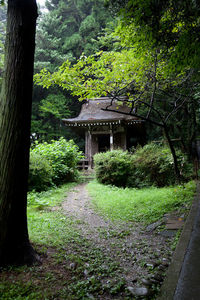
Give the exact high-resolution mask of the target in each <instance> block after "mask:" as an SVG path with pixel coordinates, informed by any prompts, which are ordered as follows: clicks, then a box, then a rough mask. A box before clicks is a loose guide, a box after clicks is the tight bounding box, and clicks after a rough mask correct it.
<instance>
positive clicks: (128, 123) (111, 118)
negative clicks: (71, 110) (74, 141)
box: [63, 97, 145, 168]
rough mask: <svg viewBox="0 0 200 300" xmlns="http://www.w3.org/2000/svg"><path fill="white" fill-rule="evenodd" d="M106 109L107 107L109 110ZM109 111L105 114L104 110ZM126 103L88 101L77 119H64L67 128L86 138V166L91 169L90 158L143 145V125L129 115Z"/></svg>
mask: <svg viewBox="0 0 200 300" xmlns="http://www.w3.org/2000/svg"><path fill="white" fill-rule="evenodd" d="M108 106H109V107H108ZM106 108H108V109H109V110H115V111H119V112H114V111H108V110H106V111H105V110H103V109H106ZM129 112H130V107H128V106H127V105H126V104H125V103H123V104H120V105H119V104H118V103H117V102H116V101H113V102H112V105H111V99H110V98H107V97H102V98H96V99H95V100H87V102H86V103H84V104H83V105H82V107H81V111H80V113H79V115H78V117H76V118H72V119H63V122H64V124H65V125H66V126H69V127H73V129H74V130H76V132H77V134H79V135H84V136H85V160H84V163H85V166H84V168H91V167H92V165H93V156H94V155H95V154H96V153H99V152H105V151H109V150H110V151H112V150H113V149H123V150H129V149H130V148H131V147H135V146H137V145H138V144H144V142H145V127H144V121H142V120H140V119H138V118H136V117H134V116H131V115H129Z"/></svg>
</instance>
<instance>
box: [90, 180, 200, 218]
mask: <svg viewBox="0 0 200 300" xmlns="http://www.w3.org/2000/svg"><path fill="white" fill-rule="evenodd" d="M87 188H88V191H89V194H90V195H91V197H92V203H93V204H94V206H95V208H96V209H97V210H98V211H99V212H100V213H101V214H103V215H104V216H106V217H108V218H110V219H112V220H124V221H136V222H144V223H151V222H154V221H156V220H158V219H159V218H161V217H162V216H163V215H164V214H165V213H168V212H170V211H173V210H181V209H187V208H189V207H190V204H191V201H192V200H193V196H194V192H195V190H196V185H195V183H194V182H193V181H191V182H188V183H187V184H184V185H180V186H174V187H165V188H156V187H151V188H144V189H131V188H125V189H123V188H117V187H114V186H108V185H103V184H100V183H97V182H96V181H93V182H90V183H89V184H88V187H87Z"/></svg>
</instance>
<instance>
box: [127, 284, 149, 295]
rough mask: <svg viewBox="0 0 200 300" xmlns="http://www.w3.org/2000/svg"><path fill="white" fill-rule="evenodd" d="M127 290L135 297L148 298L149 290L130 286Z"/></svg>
mask: <svg viewBox="0 0 200 300" xmlns="http://www.w3.org/2000/svg"><path fill="white" fill-rule="evenodd" d="M127 289H128V290H129V292H130V293H131V294H132V295H133V296H147V295H148V294H149V290H148V289H147V288H146V287H135V288H134V287H132V286H128V287H127Z"/></svg>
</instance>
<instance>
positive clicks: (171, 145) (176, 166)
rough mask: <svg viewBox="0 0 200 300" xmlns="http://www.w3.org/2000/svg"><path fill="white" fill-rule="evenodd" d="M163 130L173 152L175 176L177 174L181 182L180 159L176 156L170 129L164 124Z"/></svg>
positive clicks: (177, 178)
mask: <svg viewBox="0 0 200 300" xmlns="http://www.w3.org/2000/svg"><path fill="white" fill-rule="evenodd" d="M163 130H164V134H165V137H166V139H167V142H168V144H169V148H170V150H171V154H172V157H173V161H174V173H175V176H176V180H177V182H178V183H180V181H181V175H180V171H179V167H178V161H177V156H176V151H175V149H174V146H173V143H172V141H171V138H170V136H169V131H168V128H167V126H166V125H164V126H163Z"/></svg>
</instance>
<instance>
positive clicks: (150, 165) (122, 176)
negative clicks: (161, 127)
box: [94, 143, 191, 188]
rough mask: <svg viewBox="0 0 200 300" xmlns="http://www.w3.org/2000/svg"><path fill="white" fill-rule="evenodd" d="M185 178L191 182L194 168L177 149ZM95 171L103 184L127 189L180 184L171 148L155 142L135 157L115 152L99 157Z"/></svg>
mask: <svg viewBox="0 0 200 300" xmlns="http://www.w3.org/2000/svg"><path fill="white" fill-rule="evenodd" d="M176 154H177V159H178V164H179V168H180V170H181V174H182V177H183V178H186V179H189V178H190V177H191V176H190V175H191V167H190V165H189V164H188V163H187V160H186V158H185V157H184V155H183V154H182V153H181V152H180V151H179V150H177V151H176ZM94 162H95V171H96V177H97V180H98V181H99V182H101V183H105V184H112V185H116V186H122V187H124V186H127V187H139V188H140V187H146V186H152V185H153V186H157V187H162V186H168V185H173V184H175V182H176V177H175V174H174V163H173V157H172V154H171V151H170V149H169V148H168V147H167V146H160V145H156V144H153V143H150V144H147V145H145V146H144V147H143V148H142V147H140V148H138V149H136V150H135V152H134V153H133V154H129V153H127V152H123V151H122V150H115V151H112V152H106V153H100V154H97V155H95V158H94Z"/></svg>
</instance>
